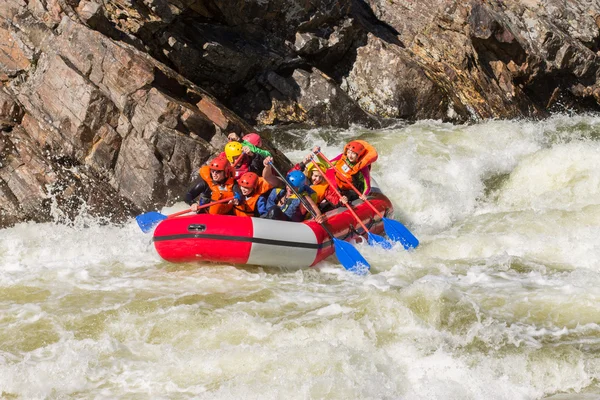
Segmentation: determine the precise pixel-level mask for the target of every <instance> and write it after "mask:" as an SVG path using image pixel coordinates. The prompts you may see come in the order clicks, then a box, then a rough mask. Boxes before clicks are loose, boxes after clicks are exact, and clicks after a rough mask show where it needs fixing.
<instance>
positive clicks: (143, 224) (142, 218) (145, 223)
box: [135, 211, 167, 233]
mask: <svg viewBox="0 0 600 400" xmlns="http://www.w3.org/2000/svg"><path fill="white" fill-rule="evenodd" d="M163 219H167V216H166V215H164V214H161V213H159V212H157V211H150V212H147V213H145V214H140V215H138V216H137V217H135V220H136V221H137V223H138V226H139V227H140V229H141V230H142V232H144V233H147V232H150V231H151V230H152V228H154V227H155V226H156V225H157V224H158V223H159V222H160V221H162V220H163Z"/></svg>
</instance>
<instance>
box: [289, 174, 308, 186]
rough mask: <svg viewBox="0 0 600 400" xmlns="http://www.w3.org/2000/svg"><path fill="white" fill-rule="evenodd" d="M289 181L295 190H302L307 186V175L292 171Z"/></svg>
mask: <svg viewBox="0 0 600 400" xmlns="http://www.w3.org/2000/svg"><path fill="white" fill-rule="evenodd" d="M287 181H288V182H289V184H290V185H292V187H293V188H294V189H300V188H302V186H304V185H305V184H306V175H304V174H303V173H302V171H292V172H290V173H289V174H288V176H287Z"/></svg>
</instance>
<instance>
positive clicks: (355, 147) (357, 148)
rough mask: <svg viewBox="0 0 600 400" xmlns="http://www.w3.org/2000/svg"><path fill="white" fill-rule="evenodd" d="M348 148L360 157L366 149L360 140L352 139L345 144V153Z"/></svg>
mask: <svg viewBox="0 0 600 400" xmlns="http://www.w3.org/2000/svg"><path fill="white" fill-rule="evenodd" d="M348 150H352V151H353V152H355V153H356V154H358V157H361V156H362V155H363V154H364V152H365V151H366V150H367V149H365V146H363V145H362V144H361V143H360V142H357V141H356V140H353V141H351V142H350V143H348V144H347V145H346V149H345V150H344V153H346V152H347V151H348Z"/></svg>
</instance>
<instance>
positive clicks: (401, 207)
mask: <svg viewBox="0 0 600 400" xmlns="http://www.w3.org/2000/svg"><path fill="white" fill-rule="evenodd" d="M351 138H361V139H365V140H368V141H370V142H371V143H373V144H374V145H375V146H376V147H377V149H378V150H379V152H380V157H379V160H378V162H377V163H376V164H375V165H374V167H373V171H374V175H375V177H376V179H377V181H378V183H379V185H380V186H381V188H382V190H383V191H384V193H386V194H387V195H388V196H389V197H390V198H391V199H392V201H393V203H394V205H395V209H396V215H395V218H396V219H397V220H399V221H401V222H402V223H404V224H405V225H406V226H407V227H408V228H409V229H410V230H411V231H412V232H413V233H414V234H415V235H416V236H417V237H418V238H419V240H420V241H421V245H420V246H419V247H418V248H417V249H416V250H414V251H411V252H407V251H405V250H403V249H402V247H401V246H399V245H396V246H395V247H394V248H393V249H391V250H383V249H381V248H373V247H369V246H368V245H366V244H360V245H358V246H357V248H358V250H359V251H360V252H361V254H362V255H363V256H364V257H365V258H366V259H367V260H368V261H369V262H370V263H371V266H372V270H371V273H370V274H368V275H366V276H357V275H353V274H351V273H348V272H346V271H345V270H344V269H343V268H342V267H341V266H340V265H339V264H338V263H337V262H336V260H335V258H333V259H331V260H328V261H326V262H323V263H321V264H320V265H318V266H317V268H313V269H308V270H300V271H293V270H285V269H278V268H261V267H240V266H237V267H236V266H230V265H214V264H213V265H207V264H201V263H193V264H170V263H167V262H164V261H162V260H161V259H160V258H159V257H158V255H157V254H156V252H155V250H154V248H153V246H152V243H151V234H143V233H142V232H141V231H140V230H139V228H138V227H137V225H136V223H135V220H133V219H132V220H131V221H129V222H128V223H127V224H125V225H123V226H116V225H110V224H109V225H106V224H101V223H100V221H97V220H95V219H93V218H90V217H89V216H87V214H86V213H85V210H82V213H81V215H80V217H78V218H77V220H76V221H74V222H73V223H72V224H69V225H65V224H36V223H23V224H19V225H17V226H15V227H12V228H9V229H4V230H0V398H7V399H13V398H16V399H21V398H23V399H48V398H51V399H66V398H75V399H78V398H96V399H109V398H127V399H146V398H159V399H160V398H163V399H187V398H199V399H283V398H285V399H407V400H408V399H415V400H417V399H423V400H425V399H486V400H487V399H498V400H500V399H504V400H515V399H552V400H567V399H569V400H574V399H577V400H588V399H597V398H600V325H599V324H600V239H599V238H600V117H599V116H590V115H585V116H555V117H552V118H551V119H549V120H544V121H535V122H534V121H491V122H484V123H479V124H474V125H469V126H456V125H450V124H444V123H441V122H436V121H422V122H418V123H416V124H412V125H408V124H407V125H402V124H401V125H398V126H396V127H394V128H388V129H385V130H380V131H367V130H363V129H360V128H352V129H349V130H346V131H341V132H340V131H335V132H333V131H328V130H323V129H317V130H303V131H292V132H288V133H287V137H286V138H285V142H286V143H288V148H287V149H285V150H286V151H287V154H288V156H289V157H290V158H291V159H292V160H293V161H298V160H299V159H300V158H301V157H302V156H303V155H305V154H306V153H307V151H306V150H303V149H309V148H311V147H312V146H313V145H315V144H316V145H321V146H322V147H323V150H324V152H325V154H327V155H329V156H332V157H333V156H335V155H337V154H338V153H339V152H340V150H341V149H342V146H343V144H344V142H345V141H347V140H349V139H351ZM290 144H291V145H290ZM290 146H291V147H290ZM185 189H186V188H182V191H184V190H185ZM181 208H185V207H183V205H182V204H178V205H175V206H174V207H171V208H168V209H164V210H163V212H165V213H169V212H172V211H176V210H177V209H181ZM56 217H57V219H60V215H58V214H57V216H56Z"/></svg>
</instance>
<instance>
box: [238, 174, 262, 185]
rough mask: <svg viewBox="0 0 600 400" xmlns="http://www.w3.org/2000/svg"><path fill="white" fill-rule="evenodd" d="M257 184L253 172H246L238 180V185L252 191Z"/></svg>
mask: <svg viewBox="0 0 600 400" xmlns="http://www.w3.org/2000/svg"><path fill="white" fill-rule="evenodd" d="M257 183H258V175H256V174H255V173H254V172H246V173H245V174H244V175H242V176H241V177H240V179H238V184H239V185H240V186H242V187H245V188H249V189H254V188H255V187H256V184H257Z"/></svg>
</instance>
